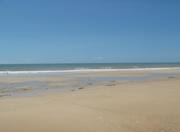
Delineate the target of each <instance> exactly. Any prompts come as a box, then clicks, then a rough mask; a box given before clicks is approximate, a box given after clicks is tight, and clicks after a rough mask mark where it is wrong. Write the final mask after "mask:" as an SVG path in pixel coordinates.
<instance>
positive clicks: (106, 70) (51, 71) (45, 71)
mask: <svg viewBox="0 0 180 132" xmlns="http://www.w3.org/2000/svg"><path fill="white" fill-rule="evenodd" d="M159 70H180V67H157V68H127V69H74V70H44V71H0V74H1V75H8V74H40V73H42V74H43V73H82V72H83V73H86V72H114V71H159Z"/></svg>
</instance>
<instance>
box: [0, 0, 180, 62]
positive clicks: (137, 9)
mask: <svg viewBox="0 0 180 132" xmlns="http://www.w3.org/2000/svg"><path fill="white" fill-rule="evenodd" d="M67 62H69V63H74V62H86V63H87V62H180V0H0V63H67Z"/></svg>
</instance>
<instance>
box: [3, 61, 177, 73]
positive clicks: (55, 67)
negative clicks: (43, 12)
mask: <svg viewBox="0 0 180 132" xmlns="http://www.w3.org/2000/svg"><path fill="white" fill-rule="evenodd" d="M172 68H180V63H72V64H70V63H67V64H0V74H11V73H16V74H18V73H43V72H44V73H47V72H81V71H115V70H146V69H148V70H150V69H158V70H160V69H172Z"/></svg>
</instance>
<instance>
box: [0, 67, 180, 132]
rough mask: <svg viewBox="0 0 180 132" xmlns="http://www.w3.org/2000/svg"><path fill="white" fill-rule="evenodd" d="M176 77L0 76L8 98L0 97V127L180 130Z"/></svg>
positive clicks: (9, 131)
mask: <svg viewBox="0 0 180 132" xmlns="http://www.w3.org/2000/svg"><path fill="white" fill-rule="evenodd" d="M179 75H180V70H179V69H169V70H167V69H163V70H158V69H157V70H134V71H99V72H98V71H95V72H83V73H78V74H77V73H76V74H60V75H59V74H56V75H55V76H37V77H34V76H33V77H32V76H27V77H25V76H15V77H14V76H13V77H1V82H3V83H2V84H3V86H8V87H9V91H5V94H4V95H9V96H2V98H0V131H1V132H40V131H42V132H109V131H112V132H121V131H122V132H179V131H180V125H179V124H180V76H179ZM27 82H31V83H27ZM32 82H33V83H32ZM34 82H36V83H34ZM22 83H23V85H22ZM39 83H40V84H39ZM11 84H13V85H11ZM15 84H16V85H15ZM19 84H21V85H19ZM41 84H43V85H41ZM12 86H13V88H14V86H16V88H14V90H13V91H12ZM30 86H31V87H30ZM1 87H2V86H1ZM43 87H46V88H45V89H43V90H42V88H43ZM2 88H3V87H2ZM51 88H52V89H53V90H51ZM59 88H60V90H59ZM19 89H20V90H19ZM37 89H38V90H37ZM67 89H68V90H67ZM3 90H4V89H3ZM33 90H35V91H36V92H32V91H33ZM15 93H18V94H15ZM27 93H31V94H30V95H28V94H27ZM1 95H3V93H1Z"/></svg>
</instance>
